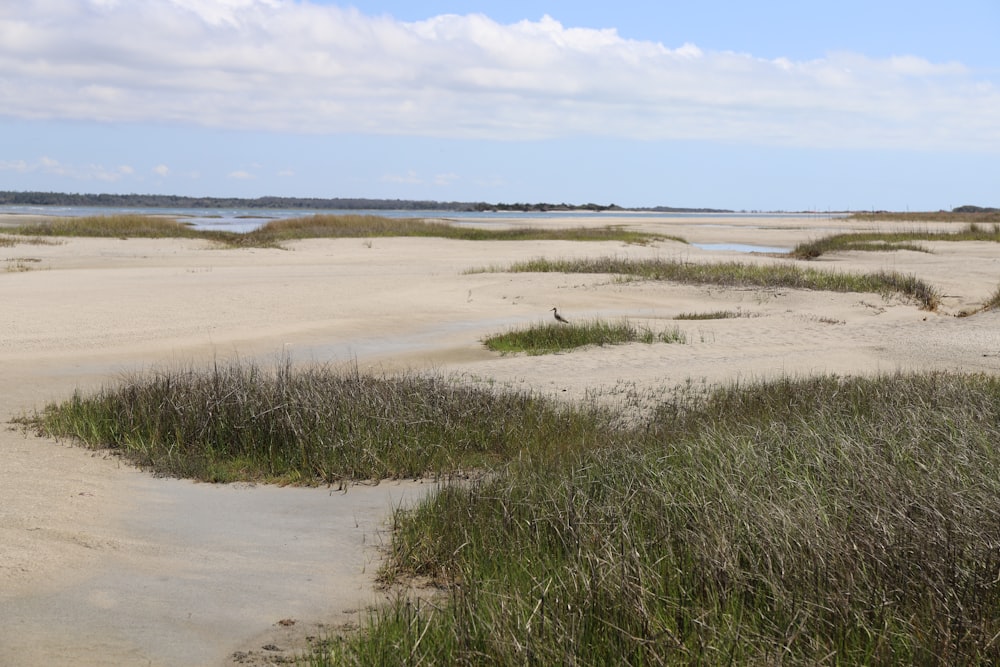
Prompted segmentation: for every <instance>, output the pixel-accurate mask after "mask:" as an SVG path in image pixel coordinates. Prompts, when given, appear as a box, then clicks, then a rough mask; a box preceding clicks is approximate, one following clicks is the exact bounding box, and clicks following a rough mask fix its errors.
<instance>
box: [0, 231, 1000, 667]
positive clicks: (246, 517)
mask: <svg viewBox="0 0 1000 667" xmlns="http://www.w3.org/2000/svg"><path fill="white" fill-rule="evenodd" d="M604 222H605V221H604V220H602V221H601V222H600V224H604ZM513 224H517V223H516V222H515V223H513ZM525 224H527V223H525ZM531 224H540V223H537V222H534V223H531ZM551 224H588V220H587V218H586V217H581V218H580V219H579V220H569V221H560V222H558V223H551ZM633 224H634V221H633ZM643 226H644V227H646V228H649V229H657V230H660V231H663V232H665V233H670V234H676V235H678V236H681V237H684V238H686V239H688V240H689V241H692V242H697V243H749V244H759V245H766V246H778V247H789V246H791V245H793V244H795V243H797V242H799V241H802V240H807V239H810V238H817V237H819V236H822V235H825V234H828V233H831V232H832V231H834V230H840V229H846V228H856V229H869V228H871V226H870V225H865V224H864V223H863V222H854V223H848V222H846V221H843V220H832V219H796V218H789V217H780V218H763V217H762V218H760V219H748V218H732V219H728V218H719V219H717V220H704V219H699V220H697V221H693V222H687V223H684V222H672V223H667V222H665V221H663V220H660V219H657V218H655V217H650V218H649V219H648V220H647V221H645V222H644V223H643ZM927 245H928V246H929V247H930V248H931V249H932V250H933V251H934V252H933V254H926V253H916V252H897V253H847V254H841V255H837V256H836V257H832V258H823V259H821V260H820V261H818V262H815V263H813V264H812V265H811V266H814V267H817V268H829V269H831V270H841V271H854V270H864V271H875V270H881V269H888V270H894V271H899V272H902V273H913V274H916V275H917V276H918V277H920V278H922V279H924V280H926V281H928V282H930V283H931V284H932V285H935V286H936V287H938V288H939V289H940V290H941V292H942V293H943V294H945V295H946V298H945V302H944V305H943V307H942V308H941V310H940V312H938V313H927V312H924V311H921V310H919V309H918V308H917V307H916V306H914V305H913V304H909V303H905V302H903V301H901V300H900V299H898V298H891V297H890V298H883V297H881V296H879V295H875V294H829V293H820V292H808V291H796V290H730V289H718V288H703V287H690V286H681V285H673V284H666V283H643V282H621V281H617V280H614V279H613V277H610V276H579V275H562V274H505V273H471V274H469V273H465V271H466V270H467V269H469V268H473V267H483V266H489V265H502V264H505V263H508V262H511V261H515V260H520V259H528V258H532V257H539V256H545V257H570V256H602V255H617V256H635V257H661V258H662V257H666V258H682V259H687V260H690V261H710V260H713V259H723V258H724V259H742V260H745V261H760V262H783V261H790V260H787V259H782V258H777V257H772V256H761V255H745V254H738V253H732V252H724V251H723V252H720V251H706V250H702V249H700V248H699V247H697V246H691V245H684V244H680V243H673V242H665V243H660V244H656V245H653V246H626V245H623V244H618V243H570V242H545V243H528V242H520V243H495V242H491V243H482V242H480V243H471V242H456V241H445V240H440V239H374V240H370V241H369V240H362V239H348V240H312V241H303V242H297V243H293V244H289V246H288V249H284V250H239V251H236V250H225V249H220V248H216V247H213V246H211V245H209V244H206V243H203V242H199V241H187V240H135V239H133V240H117V239H100V240H97V239H69V240H63V241H60V242H58V243H57V244H44V245H38V244H32V243H24V242H19V243H18V244H16V245H14V246H13V247H0V259H3V260H4V263H0V303H2V304H3V310H4V312H5V317H4V318H3V319H2V320H0V417H2V418H3V421H4V422H6V421H7V419H9V418H10V417H11V416H14V415H17V414H21V413H23V412H24V411H26V410H31V409H36V408H40V407H42V406H43V405H44V404H45V403H46V402H48V401H51V400H58V399H63V398H66V397H68V396H70V395H71V394H72V392H73V390H74V389H76V388H80V389H83V390H87V389H90V388H94V387H96V386H99V385H100V384H101V383H106V382H114V381H115V379H116V377H117V376H118V375H119V374H120V373H122V372H124V371H130V370H136V369H147V368H151V367H156V366H159V365H168V366H169V365H177V364H182V365H195V366H198V365H200V364H207V363H211V362H212V360H213V359H223V360H224V359H228V358H230V357H232V356H235V355H239V356H241V357H259V358H262V359H269V358H274V359H277V358H280V357H282V356H283V355H287V356H291V357H292V358H293V359H295V360H297V361H303V362H308V361H322V362H335V363H336V362H343V363H353V362H355V361H356V362H357V363H358V364H359V365H360V366H361V367H362V368H368V367H372V368H377V369H382V368H387V367H388V368H393V367H399V368H411V367H417V368H427V367H430V368H434V369H437V370H439V371H442V372H447V373H451V372H455V373H462V374H465V375H467V376H474V377H481V378H484V379H489V380H494V381H500V382H502V383H507V384H511V385H514V386H528V387H532V388H534V389H537V390H539V391H543V392H547V393H551V394H552V395H555V396H560V397H566V398H569V399H578V398H582V397H583V396H584V395H585V394H586V393H587V392H588V391H591V392H592V391H594V390H597V391H598V392H606V393H607V394H608V395H611V396H613V395H614V393H615V389H614V388H615V387H621V386H623V385H630V386H636V387H640V388H649V389H654V388H657V387H664V386H672V385H675V384H680V383H684V382H687V381H694V382H699V383H700V382H708V383H713V382H725V381H731V380H733V379H739V380H746V381H749V380H753V379H758V378H764V377H773V376H776V375H799V374H809V373H817V372H835V373H870V372H892V371H895V370H899V369H942V370H954V369H963V370H981V371H986V372H995V371H996V370H997V369H998V368H1000V356H998V353H1000V333H998V331H1000V314H997V313H981V314H978V315H975V316H973V317H963V318H958V317H954V314H955V313H958V312H960V311H962V310H965V309H972V308H975V307H976V306H977V305H979V304H981V303H982V302H983V301H984V300H985V299H986V298H988V297H989V295H991V294H992V293H993V292H994V291H995V290H996V288H997V284H998V282H1000V249H998V248H997V246H996V245H995V244H987V243H961V244H958V243H935V244H927ZM4 269H6V270H5V271H4ZM553 305H557V306H559V308H560V312H562V313H563V314H565V315H566V316H567V317H570V318H587V317H598V316H599V317H604V318H612V317H620V316H625V317H628V318H630V319H631V320H635V321H636V322H643V323H647V324H649V325H650V326H653V327H667V328H673V327H678V328H680V329H681V330H682V331H683V332H684V334H685V337H686V341H687V342H686V343H684V344H672V345H629V346H622V347H614V348H598V349H592V350H584V351H580V352H574V353H572V354H560V355H554V356H547V357H532V358H525V357H505V358H504V357H497V356H494V355H491V354H489V353H487V352H485V351H484V350H483V349H482V348H481V346H480V344H479V339H480V338H481V337H482V336H484V335H486V334H489V333H494V332H497V331H501V330H503V329H505V328H508V327H510V326H514V325H518V324H523V323H530V322H538V321H542V320H543V319H545V318H547V317H550V316H551V314H550V313H548V310H549V308H551V307H552V306H553ZM716 310H738V311H739V312H741V313H743V314H745V315H746V316H745V317H739V318H731V319H724V320H702V321H677V320H673V319H672V318H673V317H674V316H676V315H677V314H679V313H685V312H687V313H690V312H707V311H716ZM431 488H432V486H431V485H430V484H419V483H383V484H380V485H378V486H355V487H352V488H350V489H349V490H348V491H347V492H339V491H336V490H331V489H277V488H272V487H256V488H251V487H247V486H239V485H236V486H228V487H219V486H212V485H203V484H202V485H199V484H193V483H190V482H186V481H179V480H168V479H158V478H153V477H151V476H150V475H148V474H146V473H143V472H140V471H136V470H134V469H132V468H129V467H128V466H125V465H123V464H121V463H120V462H119V461H118V460H117V459H115V458H112V457H108V456H105V455H102V454H92V453H89V452H86V451H84V450H82V449H79V448H76V447H73V446H70V445H67V444H65V443H59V442H54V441H52V440H49V439H45V438H37V437H34V436H32V435H26V434H24V433H22V432H21V431H19V430H16V429H9V428H7V426H6V424H5V425H4V427H3V428H2V429H0V664H12V665H34V664H75V665H105V664H107V665H121V664H150V665H164V666H172V665H220V664H234V663H236V664H239V663H238V661H240V660H243V661H244V662H243V663H242V664H253V662H254V661H256V663H257V664H266V661H267V660H268V659H273V658H275V657H279V656H283V655H288V654H289V652H290V651H292V650H294V649H301V648H302V647H303V646H304V641H305V640H304V638H305V637H306V636H309V635H317V634H320V633H322V632H323V631H324V627H329V626H334V625H338V624H343V623H346V622H357V621H358V620H360V619H361V618H363V615H364V609H365V608H366V607H367V606H368V605H370V604H374V603H377V602H378V601H379V600H380V599H381V598H380V594H379V593H378V591H376V590H375V589H374V588H373V585H372V574H373V572H374V569H375V567H376V561H377V557H378V550H377V545H378V544H379V541H380V540H382V539H384V537H385V533H384V530H383V529H384V521H385V519H386V517H387V516H388V515H389V513H390V511H391V508H392V507H394V506H397V505H398V504H401V503H407V502H412V501H414V500H415V499H417V498H419V497H420V496H421V495H423V494H425V493H427V492H428V491H429V490H431ZM289 620H292V621H294V624H288V623H287V621H289ZM280 621H285V622H286V624H282V623H280ZM264 647H268V648H264ZM275 649H277V650H275Z"/></svg>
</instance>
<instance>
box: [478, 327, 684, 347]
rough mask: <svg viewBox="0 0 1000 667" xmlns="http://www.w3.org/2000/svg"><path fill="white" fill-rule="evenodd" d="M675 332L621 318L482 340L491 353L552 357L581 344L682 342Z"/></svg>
mask: <svg viewBox="0 0 1000 667" xmlns="http://www.w3.org/2000/svg"><path fill="white" fill-rule="evenodd" d="M682 342H684V334H682V333H681V332H680V331H679V330H677V329H673V330H670V331H666V330H665V331H654V330H653V329H651V328H650V327H646V326H641V327H637V326H636V325H634V324H632V323H631V322H629V321H628V320H627V319H623V320H620V321H617V322H607V321H604V320H596V319H595V320H590V321H586V322H579V323H573V324H543V325H537V326H531V327H526V328H523V329H517V330H514V331H508V332H505V333H501V334H496V335H493V336H488V337H487V338H485V339H483V344H484V345H485V346H486V347H487V348H489V349H490V350H493V351H494V352H502V353H504V354H511V353H517V352H526V353H528V354H533V355H534V354H553V353H556V352H562V351H565V350H570V349H573V348H577V347H583V346H585V345H621V344H624V343H682Z"/></svg>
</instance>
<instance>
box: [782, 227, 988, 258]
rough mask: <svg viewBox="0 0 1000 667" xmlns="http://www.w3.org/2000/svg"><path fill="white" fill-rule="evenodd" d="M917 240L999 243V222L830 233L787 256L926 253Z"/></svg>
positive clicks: (799, 247) (803, 245)
mask: <svg viewBox="0 0 1000 667" xmlns="http://www.w3.org/2000/svg"><path fill="white" fill-rule="evenodd" d="M917 241H954V242H958V241H990V242H993V243H1000V223H997V222H994V223H993V224H990V225H984V224H980V223H976V222H970V223H968V224H967V225H966V226H965V227H964V228H962V229H959V230H957V231H954V232H932V231H927V230H924V231H915V230H914V231H894V232H886V231H880V232H855V233H849V234H834V235H832V236H827V237H824V238H821V239H817V240H815V241H809V242H806V243H800V244H799V245H797V246H796V247H795V248H793V249H792V252H791V255H792V256H793V257H795V258H797V259H815V258H817V257H820V256H821V255H825V254H827V253H830V252H846V251H849V250H867V251H876V252H877V251H891V250H912V251H916V252H929V251H928V250H927V249H926V248H925V247H923V246H920V245H918V244H917V243H916V242H917Z"/></svg>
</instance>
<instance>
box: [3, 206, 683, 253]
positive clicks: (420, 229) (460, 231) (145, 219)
mask: <svg viewBox="0 0 1000 667" xmlns="http://www.w3.org/2000/svg"><path fill="white" fill-rule="evenodd" d="M6 233H10V234H21V235H37V236H97V237H112V238H200V239H206V240H209V241H215V242H217V243H222V244H225V245H228V246H233V247H278V246H280V244H281V243H283V242H286V241H294V240H300V239H310V238H376V237H389V236H395V237H400V236H410V237H436V238H447V239H456V240H466V241H543V240H567V241H619V242H623V243H635V244H646V243H651V242H653V241H662V240H675V241H681V242H683V240H682V239H677V238H675V237H668V236H662V235H657V234H645V233H641V232H634V231H629V230H627V229H625V228H623V227H620V226H607V227H601V228H586V227H576V228H569V229H552V230H543V229H532V228H530V227H526V228H517V229H507V230H486V229H479V228H473V227H461V226H456V225H450V224H446V223H440V222H427V221H424V220H420V219H417V218H386V217H382V216H377V215H354V214H347V215H313V216H306V217H302V218H291V219H287V220H272V221H270V222H267V223H265V224H263V225H261V226H260V227H259V228H257V229H255V230H253V231H250V232H247V233H245V234H237V233H235V232H225V231H212V230H198V229H195V228H193V227H192V226H190V225H188V224H185V223H183V222H179V221H177V220H175V219H172V218H167V217H161V216H149V215H133V214H123V215H111V216H103V215H98V216H86V217H79V218H53V219H52V220H49V221H46V222H42V223H37V224H32V225H25V226H21V227H11V228H9V229H8V230H6Z"/></svg>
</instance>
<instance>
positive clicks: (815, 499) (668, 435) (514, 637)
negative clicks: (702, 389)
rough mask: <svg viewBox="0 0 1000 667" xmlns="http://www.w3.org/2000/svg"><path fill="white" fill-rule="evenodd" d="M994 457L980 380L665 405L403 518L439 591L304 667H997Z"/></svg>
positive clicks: (988, 382)
mask: <svg viewBox="0 0 1000 667" xmlns="http://www.w3.org/2000/svg"><path fill="white" fill-rule="evenodd" d="M998 439H1000V383H998V381H997V380H996V379H994V378H985V377H978V376H975V377H969V376H950V375H926V376H891V377H881V378H875V379H838V378H834V377H821V378H814V379H809V380H798V381H793V380H782V381H776V382H770V383H766V384H759V385H751V386H742V387H730V388H727V389H721V390H719V391H717V392H714V393H712V394H710V395H708V396H707V397H704V398H701V399H694V398H693V397H685V396H679V397H678V398H677V399H676V400H675V401H674V402H670V403H667V404H664V405H662V406H661V408H660V409H659V410H658V411H657V412H656V414H655V415H653V416H652V417H651V418H650V419H649V421H648V422H647V423H645V424H643V425H642V426H641V427H640V428H638V429H636V430H634V431H631V432H629V433H620V432H614V431H601V432H594V433H593V437H592V439H591V440H590V441H588V442H583V441H581V442H580V443H579V445H578V446H577V447H570V448H568V451H566V452H565V453H564V454H563V455H562V456H560V458H558V459H550V458H548V457H547V455H546V454H540V455H537V456H536V455H534V453H532V452H530V451H527V450H526V451H525V453H524V456H523V457H522V458H520V459H518V460H516V461H512V462H511V463H510V464H509V465H507V466H506V467H503V468H501V469H500V470H498V471H497V473H496V474H495V475H494V476H491V477H490V478H488V479H484V480H482V481H480V482H477V483H474V484H472V485H457V484H456V485H453V486H449V487H446V488H445V489H444V490H443V491H442V492H440V493H439V494H437V495H436V496H435V497H434V498H433V499H432V500H430V501H429V502H427V503H426V504H424V505H423V506H422V507H420V508H419V509H418V510H416V511H415V512H413V513H410V514H406V513H399V514H397V516H396V519H395V538H394V541H393V544H392V551H391V559H390V561H389V565H388V567H387V569H386V570H385V577H386V579H387V580H389V581H394V580H398V579H405V578H406V577H409V576H412V575H417V576H420V577H429V578H431V579H433V580H435V581H437V582H438V583H439V584H440V585H443V586H446V587H447V595H445V596H443V598H442V599H441V600H440V601H438V602H436V603H433V604H424V605H422V606H421V607H416V606H414V605H412V604H410V603H408V602H406V601H404V600H400V601H399V602H398V603H397V604H395V605H393V606H390V607H389V608H388V609H385V610H380V611H377V612H374V613H373V614H372V619H371V620H372V625H371V627H369V628H367V629H366V630H365V631H364V632H363V633H362V634H360V635H358V636H356V637H350V638H347V639H345V640H342V641H341V642H340V643H338V644H334V645H333V647H332V649H331V650H330V653H328V654H323V655H320V656H317V657H316V658H315V659H314V660H313V664H399V665H401V664H477V665H524V664H538V665H549V664H581V665H603V664H627V665H644V664H648V665H653V664H738V665H759V664H786V665H787V664H795V665H816V664H852V665H854V664H876V665H879V664H881V665H898V664H923V665H979V664H996V662H997V661H998V660H1000V644H998V640H997V636H998V633H1000V614H998V613H997V609H998V606H1000V583H998V582H997V573H998V572H1000V474H998V472H997V471H998V470H1000V450H998V448H997V447H996V443H997V442H998Z"/></svg>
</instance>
